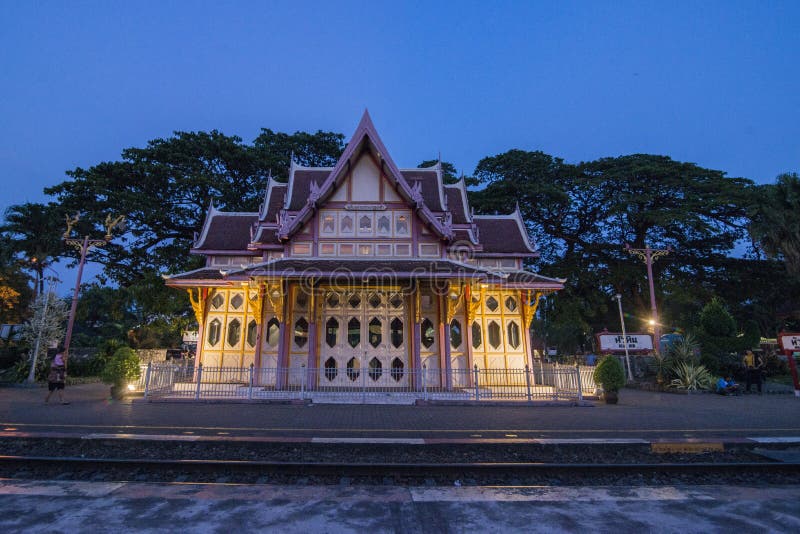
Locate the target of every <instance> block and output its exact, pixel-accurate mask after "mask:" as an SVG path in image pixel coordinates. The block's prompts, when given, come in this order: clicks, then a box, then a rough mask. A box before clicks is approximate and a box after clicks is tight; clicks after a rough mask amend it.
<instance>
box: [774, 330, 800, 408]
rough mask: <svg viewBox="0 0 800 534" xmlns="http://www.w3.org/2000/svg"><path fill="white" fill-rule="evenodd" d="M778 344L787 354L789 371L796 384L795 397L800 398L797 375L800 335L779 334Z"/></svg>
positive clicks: (799, 377) (798, 377)
mask: <svg viewBox="0 0 800 534" xmlns="http://www.w3.org/2000/svg"><path fill="white" fill-rule="evenodd" d="M778 343H779V344H780V347H781V348H782V349H783V353H784V354H786V357H787V360H788V363H789V371H790V372H791V373H792V382H794V395H795V397H800V376H798V373H797V357H798V356H800V334H795V333H789V332H781V333H780V334H778Z"/></svg>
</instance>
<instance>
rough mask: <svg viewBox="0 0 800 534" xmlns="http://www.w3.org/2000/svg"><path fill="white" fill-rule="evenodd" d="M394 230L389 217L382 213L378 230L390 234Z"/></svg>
mask: <svg viewBox="0 0 800 534" xmlns="http://www.w3.org/2000/svg"><path fill="white" fill-rule="evenodd" d="M391 231H392V224H391V223H390V222H389V217H387V216H386V215H381V216H380V217H378V232H379V233H381V234H388V233H389V232H391Z"/></svg>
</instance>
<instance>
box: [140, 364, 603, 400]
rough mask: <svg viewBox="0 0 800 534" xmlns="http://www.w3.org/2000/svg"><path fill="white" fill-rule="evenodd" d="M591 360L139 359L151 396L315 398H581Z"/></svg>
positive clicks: (591, 387) (589, 389)
mask: <svg viewBox="0 0 800 534" xmlns="http://www.w3.org/2000/svg"><path fill="white" fill-rule="evenodd" d="M593 370H594V368H593V367H580V366H569V365H558V364H541V365H539V364H537V365H536V367H535V368H534V369H530V368H527V367H526V368H524V369H478V368H477V367H475V368H474V369H472V370H469V369H452V370H450V371H445V370H438V369H427V368H425V367H423V368H422V369H421V370H412V371H408V370H405V369H390V370H383V369H374V368H360V369H359V368H356V369H344V370H341V369H329V368H327V369H326V368H306V367H304V366H301V367H292V368H274V367H273V368H268V367H264V368H258V367H253V366H250V367H203V366H202V365H200V366H198V367H197V368H196V369H195V368H194V367H193V366H191V365H189V364H173V363H168V362H167V363H164V362H161V363H156V362H152V363H150V364H148V365H143V366H142V376H141V378H140V379H139V383H138V384H137V389H139V390H140V391H143V392H144V395H145V398H147V399H168V398H172V399H181V398H184V399H195V400H205V399H232V400H233V399H247V400H270V399H272V400H296V399H299V400H311V401H313V402H351V403H407V404H410V403H413V402H415V401H416V400H424V401H436V400H463V401H479V402H491V401H519V402H533V401H580V400H582V399H583V397H584V396H586V395H592V394H594V393H595V384H594V380H593V378H592V373H593Z"/></svg>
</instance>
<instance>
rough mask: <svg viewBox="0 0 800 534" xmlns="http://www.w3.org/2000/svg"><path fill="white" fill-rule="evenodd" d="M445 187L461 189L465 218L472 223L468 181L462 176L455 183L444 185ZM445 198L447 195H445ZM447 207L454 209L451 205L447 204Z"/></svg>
mask: <svg viewBox="0 0 800 534" xmlns="http://www.w3.org/2000/svg"><path fill="white" fill-rule="evenodd" d="M443 187H444V188H447V189H457V190H458V191H459V193H460V194H461V206H462V209H463V213H464V218H465V219H466V220H467V221H468V222H470V223H471V222H472V213H470V209H469V201H468V200H467V182H466V180H464V177H463V176H462V177H461V178H459V180H458V182H456V183H454V184H449V185H443ZM445 198H447V197H446V196H445ZM447 209H448V210H450V211H452V207H451V206H447Z"/></svg>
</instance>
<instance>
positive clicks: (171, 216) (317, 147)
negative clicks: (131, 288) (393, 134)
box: [45, 129, 344, 286]
mask: <svg viewBox="0 0 800 534" xmlns="http://www.w3.org/2000/svg"><path fill="white" fill-rule="evenodd" d="M343 140H344V137H343V136H342V135H341V134H335V133H331V132H322V131H319V132H317V133H315V134H309V133H306V132H296V133H294V134H291V135H290V134H285V133H275V132H273V131H272V130H268V129H264V130H262V132H261V134H260V135H259V136H258V137H257V138H256V139H255V141H254V143H253V144H252V145H248V144H245V143H243V142H242V140H241V138H239V137H236V136H227V135H224V134H222V133H221V132H218V131H216V130H214V131H211V132H175V134H174V135H173V136H172V137H170V138H167V139H155V140H153V141H150V142H149V143H148V144H147V146H146V147H145V148H129V149H126V150H124V151H123V152H122V158H121V160H120V161H114V162H103V163H100V164H98V165H95V166H93V167H90V168H88V169H83V168H77V169H74V170H72V171H69V172H67V175H68V176H70V178H71V179H70V180H67V181H65V182H62V183H60V184H58V185H55V186H53V187H50V188H48V189H46V190H45V192H46V193H47V194H50V195H53V196H55V197H56V199H57V200H58V202H59V204H60V206H61V207H62V209H63V210H64V211H65V212H66V213H77V212H80V213H82V214H83V215H82V219H83V220H85V221H88V222H90V223H92V224H93V225H94V226H96V227H97V228H98V229H97V230H96V231H97V232H100V228H102V227H101V223H102V221H103V220H104V219H105V217H106V215H107V214H109V213H114V214H123V215H125V217H126V223H127V228H126V231H125V233H124V234H123V235H122V236H121V237H119V238H117V239H114V240H113V241H112V242H111V243H109V245H108V246H106V247H104V248H103V249H98V250H96V251H94V252H93V256H92V260H93V261H97V262H99V263H102V264H103V265H104V266H105V269H104V272H105V274H106V275H107V276H108V277H109V278H110V279H112V280H113V281H114V282H116V283H117V284H120V285H125V286H127V285H131V284H132V283H136V282H138V281H140V280H143V279H145V278H147V276H148V273H149V272H156V273H163V272H177V271H181V270H188V269H192V268H195V267H197V266H198V265H199V261H200V260H199V259H198V258H196V257H192V256H190V255H189V254H188V253H187V252H188V250H189V248H190V246H191V244H192V242H193V239H194V234H195V232H198V231H199V230H200V227H201V226H202V222H203V218H204V217H205V214H206V210H207V209H208V206H209V204H210V203H211V202H212V201H213V202H214V203H215V205H216V206H218V207H219V208H221V209H224V210H228V211H256V210H257V209H258V205H259V202H260V201H261V199H262V197H263V194H264V188H265V186H266V183H267V176H269V175H270V174H272V176H273V177H275V178H276V179H279V180H285V179H286V178H287V176H288V174H287V173H288V168H289V161H290V157H291V156H292V154H294V158H295V160H296V161H298V162H300V163H303V164H308V165H329V164H332V162H335V161H336V158H337V157H338V156H339V154H340V153H341V152H342V150H343Z"/></svg>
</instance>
